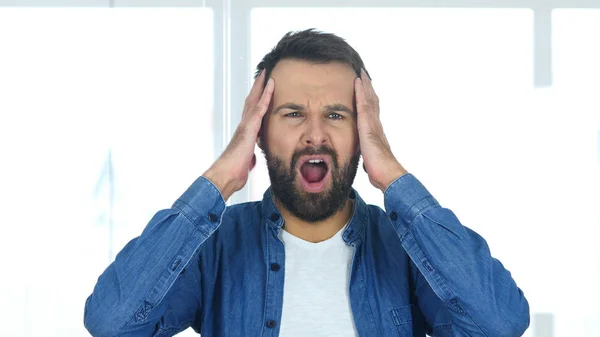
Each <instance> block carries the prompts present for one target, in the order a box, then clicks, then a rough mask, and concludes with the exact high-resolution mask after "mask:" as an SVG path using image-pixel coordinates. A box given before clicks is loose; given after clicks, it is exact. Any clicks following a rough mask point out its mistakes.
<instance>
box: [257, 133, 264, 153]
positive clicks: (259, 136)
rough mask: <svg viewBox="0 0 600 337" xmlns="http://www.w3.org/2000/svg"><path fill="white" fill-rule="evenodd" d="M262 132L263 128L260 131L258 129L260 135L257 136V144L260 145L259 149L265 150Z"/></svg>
mask: <svg viewBox="0 0 600 337" xmlns="http://www.w3.org/2000/svg"><path fill="white" fill-rule="evenodd" d="M261 133H262V129H260V131H258V137H257V138H256V145H258V148H259V149H261V150H264V149H263V147H262V139H261Z"/></svg>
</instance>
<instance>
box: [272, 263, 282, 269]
mask: <svg viewBox="0 0 600 337" xmlns="http://www.w3.org/2000/svg"><path fill="white" fill-rule="evenodd" d="M280 268H281V266H280V265H279V263H271V270H272V271H279V269H280Z"/></svg>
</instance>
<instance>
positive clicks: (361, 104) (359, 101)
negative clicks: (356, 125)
mask: <svg viewBox="0 0 600 337" xmlns="http://www.w3.org/2000/svg"><path fill="white" fill-rule="evenodd" d="M354 93H355V95H356V110H358V111H357V113H358V114H363V113H365V111H364V109H365V107H366V106H367V96H366V94H365V87H364V85H363V82H362V80H361V79H360V78H358V77H357V78H356V79H355V80H354Z"/></svg>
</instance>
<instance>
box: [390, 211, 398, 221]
mask: <svg viewBox="0 0 600 337" xmlns="http://www.w3.org/2000/svg"><path fill="white" fill-rule="evenodd" d="M390 218H391V219H392V221H396V220H398V214H396V212H392V214H390Z"/></svg>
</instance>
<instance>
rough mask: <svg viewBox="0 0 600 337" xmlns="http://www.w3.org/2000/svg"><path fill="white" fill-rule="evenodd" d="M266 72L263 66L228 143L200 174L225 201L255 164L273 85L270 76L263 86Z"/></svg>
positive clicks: (237, 188) (243, 181) (246, 177)
mask: <svg viewBox="0 0 600 337" xmlns="http://www.w3.org/2000/svg"><path fill="white" fill-rule="evenodd" d="M265 73H266V71H265V70H263V71H262V73H261V74H260V75H259V76H258V78H256V80H255V81H254V85H252V89H251V90H250V94H248V97H247V98H246V102H245V104H244V112H243V113H242V120H241V121H240V124H239V125H238V127H237V129H236V130H235V133H234V134H233V137H232V138H231V141H230V142H229V145H227V148H226V149H225V151H224V152H223V153H222V154H221V155H220V156H219V159H217V161H215V162H214V163H213V164H212V166H211V167H210V168H209V169H208V170H207V171H206V172H204V174H203V175H202V176H203V177H205V178H206V179H208V180H210V181H211V182H212V183H213V184H215V186H216V187H217V188H218V189H219V191H221V195H222V196H223V199H224V200H225V201H227V199H229V197H230V196H231V195H232V194H233V193H234V192H236V191H239V190H240V189H241V188H242V187H244V185H246V181H247V180H248V173H249V172H250V170H252V168H254V165H255V164H256V156H255V155H254V145H255V144H256V139H257V138H258V133H259V131H260V127H261V123H262V118H263V116H264V115H265V113H266V112H267V109H268V108H269V104H270V103H271V98H272V97H273V91H274V89H275V82H274V81H273V79H269V80H268V82H267V85H266V87H265V86H264V81H265V76H266V75H265ZM263 88H264V90H263Z"/></svg>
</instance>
